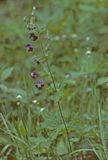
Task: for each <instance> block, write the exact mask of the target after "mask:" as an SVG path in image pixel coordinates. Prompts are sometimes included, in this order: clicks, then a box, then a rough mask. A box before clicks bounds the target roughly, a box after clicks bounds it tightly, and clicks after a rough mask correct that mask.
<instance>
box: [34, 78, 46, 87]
mask: <svg viewBox="0 0 108 160" xmlns="http://www.w3.org/2000/svg"><path fill="white" fill-rule="evenodd" d="M35 86H36V88H38V89H42V88H43V87H44V81H43V80H37V81H36V84H35Z"/></svg>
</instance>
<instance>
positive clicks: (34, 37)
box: [29, 33, 38, 41]
mask: <svg viewBox="0 0 108 160" xmlns="http://www.w3.org/2000/svg"><path fill="white" fill-rule="evenodd" d="M29 38H30V39H31V40H32V41H36V40H37V39H38V36H37V35H35V34H34V33H30V36H29Z"/></svg>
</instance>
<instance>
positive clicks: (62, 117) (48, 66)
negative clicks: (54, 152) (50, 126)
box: [41, 44, 72, 154]
mask: <svg viewBox="0 0 108 160" xmlns="http://www.w3.org/2000/svg"><path fill="white" fill-rule="evenodd" d="M41 47H42V52H43V55H44V56H45V57H46V55H45V52H44V49H43V46H42V44H41ZM46 65H47V68H48V71H49V73H50V76H51V79H52V82H53V86H54V90H55V92H58V91H57V88H56V84H55V80H54V77H53V74H52V71H51V67H50V65H49V63H48V61H46ZM57 104H58V108H59V111H60V115H61V119H62V121H63V124H64V127H65V130H66V134H67V140H68V144H69V154H70V152H72V147H71V143H70V139H69V132H68V128H67V125H66V122H65V119H64V116H63V113H62V109H61V104H60V101H58V102H57Z"/></svg>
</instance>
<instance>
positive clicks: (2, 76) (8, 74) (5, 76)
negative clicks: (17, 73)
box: [1, 67, 13, 81]
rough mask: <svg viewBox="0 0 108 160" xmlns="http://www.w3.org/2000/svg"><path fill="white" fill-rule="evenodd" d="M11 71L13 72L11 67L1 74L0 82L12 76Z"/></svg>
mask: <svg viewBox="0 0 108 160" xmlns="http://www.w3.org/2000/svg"><path fill="white" fill-rule="evenodd" d="M12 71H13V67H10V68H6V69H5V70H4V71H3V72H2V74H1V80H2V81H4V80H6V79H7V78H9V77H10V76H11V74H12Z"/></svg>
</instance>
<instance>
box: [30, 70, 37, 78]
mask: <svg viewBox="0 0 108 160" xmlns="http://www.w3.org/2000/svg"><path fill="white" fill-rule="evenodd" d="M31 77H32V78H37V77H38V73H37V72H36V71H35V70H32V72H31Z"/></svg>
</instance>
